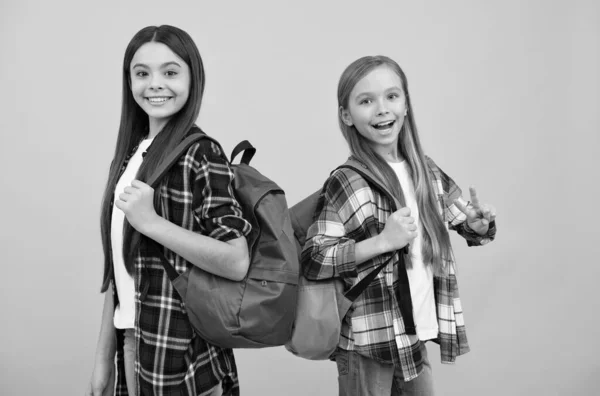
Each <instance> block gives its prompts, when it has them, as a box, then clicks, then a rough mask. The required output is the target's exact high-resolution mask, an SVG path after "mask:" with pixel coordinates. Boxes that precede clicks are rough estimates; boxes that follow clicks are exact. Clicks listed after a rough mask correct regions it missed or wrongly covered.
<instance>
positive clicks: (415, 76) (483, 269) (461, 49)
mask: <svg viewBox="0 0 600 396" xmlns="http://www.w3.org/2000/svg"><path fill="white" fill-rule="evenodd" d="M0 4H1V5H0V87H1V88H2V90H1V91H2V94H1V95H0V131H1V143H0V147H1V148H0V165H1V167H2V172H1V174H2V179H1V184H0V185H1V194H0V203H1V207H2V208H3V214H2V217H1V218H2V220H1V221H2V227H1V228H0V232H1V241H0V248H1V251H2V268H3V271H2V286H1V287H0V293H1V294H0V312H2V322H1V323H2V324H1V326H0V353H1V364H2V366H1V368H0V394H2V395H33V394H45V395H81V394H82V393H83V391H84V389H85V387H86V386H87V383H88V380H89V377H90V374H91V371H92V365H93V356H94V351H95V346H96V340H97V336H98V330H99V323H100V315H101V307H102V301H103V299H102V296H101V294H100V293H99V288H100V282H101V276H102V254H101V248H100V237H99V226H98V217H99V205H100V199H101V195H102V191H103V188H104V183H105V181H106V177H107V172H108V165H109V162H110V160H111V158H112V154H113V150H114V145H115V141H116V134H117V128H118V123H119V115H120V98H121V66H122V65H121V62H122V57H123V54H124V50H125V47H126V45H127V43H128V42H129V40H130V39H131V37H132V36H133V35H134V34H135V33H136V32H137V31H138V30H139V29H141V28H142V27H145V26H147V25H157V24H171V25H175V26H178V27H180V28H182V29H184V30H186V31H187V32H188V33H190V35H191V36H192V37H193V38H194V40H195V42H196V43H197V45H198V47H199V49H200V52H201V54H202V56H203V59H204V62H205V66H206V70H207V86H206V93H205V97H204V103H203V108H202V111H201V116H200V119H199V124H200V125H201V126H202V127H203V128H204V129H205V130H206V131H208V132H209V133H210V134H212V135H213V136H215V137H217V138H218V139H219V140H220V141H221V143H222V144H223V146H224V147H225V148H226V149H227V150H231V148H233V146H234V144H236V143H237V142H238V141H240V140H242V139H250V140H251V142H252V143H254V144H255V145H256V147H258V150H259V151H258V154H257V155H256V157H255V160H254V164H255V166H256V167H257V168H258V169H260V170H262V171H263V173H265V174H266V175H267V176H269V177H271V178H273V179H274V180H276V181H278V182H279V183H280V185H281V186H282V187H283V188H284V189H285V190H286V192H287V195H288V201H289V203H290V204H294V203H296V202H298V201H299V200H300V199H301V198H303V197H304V196H306V195H308V194H309V193H311V192H312V191H314V190H315V189H317V188H318V187H319V186H320V185H321V183H322V182H323V181H324V180H325V178H326V176H327V175H328V173H329V171H330V170H331V169H333V168H334V167H335V166H336V165H338V164H340V163H341V162H343V161H344V159H345V158H346V156H347V154H348V151H347V148H346V145H345V142H344V140H343V138H342V135H341V133H340V132H339V129H338V127H337V119H336V87H337V82H338V78H339V76H340V74H341V73H342V71H343V69H344V68H345V67H346V66H347V65H348V64H349V63H350V62H352V61H353V60H355V59H357V58H359V57H361V56H364V55H376V54H385V55H387V56H390V57H392V58H393V59H395V60H396V61H397V62H398V63H399V64H400V65H401V66H402V67H403V68H404V70H405V72H406V74H407V76H408V81H409V87H410V92H411V95H412V99H413V104H414V111H415V114H416V120H417V124H418V127H419V131H420V135H421V138H422V142H423V144H424V147H425V150H426V152H427V153H428V154H429V155H430V156H431V157H432V158H434V159H435V160H436V162H437V163H438V165H440V166H441V167H442V168H443V169H444V170H445V171H446V172H447V173H449V174H450V175H451V176H452V177H453V178H454V179H455V180H456V181H457V183H459V184H460V185H461V186H462V187H463V191H468V189H467V187H468V186H469V185H471V184H473V185H475V186H477V188H478V191H479V194H480V197H481V199H482V201H484V202H488V203H492V204H494V205H495V206H496V207H497V208H498V230H499V231H498V238H497V240H496V241H495V242H494V243H493V244H491V245H488V246H486V247H484V248H467V247H466V244H465V243H464V242H463V241H462V240H460V238H457V237H455V236H453V237H452V238H453V244H454V247H455V253H456V256H457V260H458V266H459V274H458V276H459V283H460V290H461V296H462V301H463V306H464V309H465V318H466V324H467V331H468V335H469V339H470V343H471V348H472V352H470V353H469V354H467V355H466V356H464V357H461V358H459V359H458V362H457V364H455V365H441V364H440V359H439V348H438V347H437V346H430V347H429V350H430V356H431V359H432V361H433V364H434V367H433V369H434V376H435V381H436V382H435V384H436V388H437V391H438V395H591V394H597V393H596V392H597V387H598V385H599V380H598V376H599V375H600V363H598V361H599V358H598V350H599V349H600V341H599V337H598V335H599V330H598V326H599V324H600V321H599V320H598V317H597V315H598V310H599V308H600V304H598V293H597V291H596V290H595V288H596V287H597V284H598V278H599V276H600V270H599V267H600V265H599V264H600V263H599V261H598V253H599V249H598V246H599V245H600V242H599V241H598V236H599V235H598V225H597V222H598V205H597V202H596V200H597V197H598V193H599V192H600V190H599V188H598V182H597V178H598V176H597V172H596V171H597V170H598V169H599V161H598V159H597V156H598V149H599V144H598V143H599V138H598V135H599V132H600V116H599V113H600V112H599V109H600V79H599V74H598V73H599V72H598V71H599V70H600V27H599V26H600V6H599V3H598V2H596V1H543V0H539V1H515V0H508V1H506V0H505V1H490V2H482V1H475V0H473V1H452V2H446V1H430V2H427V4H426V5H425V4H421V2H409V1H400V0H396V1H389V2H385V1H360V2H358V1H357V2H351V1H348V0H340V1H298V2H293V3H292V2H289V3H288V2H284V1H259V0H254V1H251V2H249V1H248V2H242V1H224V2H217V1H210V2H209V1H188V2H185V1H182V2H175V1H173V2H166V1H150V0H148V1H127V2H125V1H123V2H114V3H110V2H107V1H103V2H94V3H91V2H81V1H75V0H72V1H42V0H36V1H24V0H19V1H17V0H3V1H2V2H1V3H0ZM236 355H237V359H238V365H239V370H240V378H241V389H242V394H243V395H333V394H336V392H337V380H336V375H337V373H336V370H335V365H334V364H333V363H330V362H309V361H304V360H301V359H298V358H295V357H293V356H292V355H291V354H289V353H288V352H286V351H285V350H284V349H283V348H273V349H268V350H251V351H239V352H237V353H236Z"/></svg>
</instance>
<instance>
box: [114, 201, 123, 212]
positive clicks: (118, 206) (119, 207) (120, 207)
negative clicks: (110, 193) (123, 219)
mask: <svg viewBox="0 0 600 396" xmlns="http://www.w3.org/2000/svg"><path fill="white" fill-rule="evenodd" d="M115 206H116V207H117V209H119V210H121V211H123V212H124V211H125V202H123V201H120V200H116V201H115Z"/></svg>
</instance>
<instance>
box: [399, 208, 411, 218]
mask: <svg viewBox="0 0 600 396" xmlns="http://www.w3.org/2000/svg"><path fill="white" fill-rule="evenodd" d="M396 213H398V214H399V215H400V216H404V217H405V216H410V208H409V207H408V206H405V207H403V208H401V209H398V211H397V212H396Z"/></svg>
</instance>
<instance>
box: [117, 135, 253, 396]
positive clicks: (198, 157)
mask: <svg viewBox="0 0 600 396" xmlns="http://www.w3.org/2000/svg"><path fill="white" fill-rule="evenodd" d="M133 152H135V149H134V150H133ZM125 166H126V164H125ZM167 176H168V177H167V178H165V180H163V181H162V183H161V185H160V187H159V188H160V196H161V201H160V202H161V203H160V209H159V214H160V215H161V216H163V217H164V218H166V219H167V220H169V221H171V222H173V223H174V224H177V225H179V226H181V227H183V228H185V229H188V230H192V231H194V232H197V233H200V234H202V235H207V236H210V237H212V238H216V239H218V240H221V241H228V240H231V239H234V238H238V237H241V236H244V235H247V234H248V233H249V232H250V229H251V226H250V224H249V223H248V222H247V221H246V220H244V219H243V218H242V210H241V207H240V205H239V203H238V202H237V201H236V200H235V198H234V193H233V189H232V184H233V172H232V171H231V169H230V168H229V165H228V162H227V160H226V158H225V157H224V155H223V154H222V153H221V150H220V148H219V147H218V146H217V145H215V144H214V143H212V142H210V141H209V140H201V141H200V142H198V143H196V144H194V145H193V146H191V147H190V149H189V150H188V151H187V153H186V154H185V155H183V156H182V158H181V159H180V160H179V162H178V163H177V164H176V165H175V166H173V168H172V169H171V170H170V172H169V174H168V175H167ZM164 254H165V257H166V258H167V259H168V260H169V262H170V263H171V265H173V266H174V267H175V269H176V270H177V272H179V273H183V272H185V271H187V270H188V269H190V268H191V267H192V265H193V264H191V263H188V262H187V261H186V260H185V259H183V258H182V257H180V256H178V255H176V254H174V253H173V252H171V251H169V250H165V251H164ZM134 280H135V309H136V320H135V340H136V359H135V374H136V389H137V394H138V395H173V396H174V395H178V396H179V395H185V396H197V395H204V394H205V393H206V392H208V391H210V390H211V389H212V388H213V387H215V386H216V385H218V384H219V383H221V382H222V383H223V394H224V395H239V385H238V377H237V369H236V365H235V360H234V357H233V351H232V350H231V349H223V348H219V347H216V346H213V345H211V344H209V343H207V342H206V341H204V340H203V339H202V338H200V337H199V336H198V335H197V334H196V333H195V332H194V330H193V329H192V327H191V325H190V322H189V319H188V316H187V313H186V311H185V305H184V304H183V302H182V300H181V298H180V297H179V295H178V293H177V291H176V290H175V289H174V288H173V286H172V285H171V282H170V280H169V278H168V276H167V274H166V273H165V271H164V269H163V266H162V265H161V262H160V259H159V258H158V257H156V256H154V255H152V253H150V250H149V248H148V247H147V246H146V245H144V244H142V246H141V248H140V251H139V252H138V255H137V257H136V259H135V272H134ZM113 284H114V283H113ZM113 291H114V293H115V294H116V290H115V288H113ZM116 297H117V296H116ZM115 301H117V300H115ZM122 347H123V332H122V331H117V358H116V360H117V381H116V382H117V383H116V392H115V395H118V396H119V395H123V396H126V395H127V386H126V383H125V371H124V359H123V348H122Z"/></svg>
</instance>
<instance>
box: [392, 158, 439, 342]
mask: <svg viewBox="0 0 600 396" xmlns="http://www.w3.org/2000/svg"><path fill="white" fill-rule="evenodd" d="M388 164H389V165H390V166H391V167H392V169H393V170H394V171H395V172H396V176H398V180H399V181H400V186H401V187H402V192H403V193H404V198H405V200H406V206H408V207H409V208H410V214H411V216H412V217H413V218H414V219H415V222H416V224H417V231H418V234H417V237H416V238H415V239H414V240H413V241H412V242H411V243H410V256H411V261H412V268H409V269H407V273H408V284H409V285H410V297H411V299H412V305H413V314H414V320H415V325H416V326H417V335H418V336H419V339H420V340H421V341H425V340H431V339H433V338H437V336H438V329H439V327H438V322H437V314H436V311H435V296H434V289H433V269H432V267H431V265H427V266H425V263H424V262H423V255H422V254H421V246H422V244H423V238H422V235H423V227H422V224H421V221H420V220H419V206H418V205H417V199H416V196H415V188H414V185H413V182H412V179H411V178H410V176H409V173H408V164H407V163H406V161H402V162H388Z"/></svg>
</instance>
